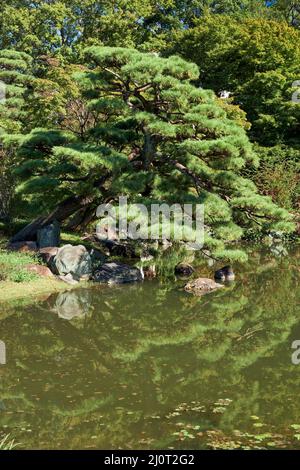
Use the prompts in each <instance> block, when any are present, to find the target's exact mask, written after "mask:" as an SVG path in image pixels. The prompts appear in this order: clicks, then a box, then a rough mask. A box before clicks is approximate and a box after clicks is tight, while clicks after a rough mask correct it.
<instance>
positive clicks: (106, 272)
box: [93, 263, 143, 284]
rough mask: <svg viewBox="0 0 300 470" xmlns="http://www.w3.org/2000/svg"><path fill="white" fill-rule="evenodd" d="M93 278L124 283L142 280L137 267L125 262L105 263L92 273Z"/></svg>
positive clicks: (112, 282)
mask: <svg viewBox="0 0 300 470" xmlns="http://www.w3.org/2000/svg"><path fill="white" fill-rule="evenodd" d="M93 280H94V281H96V282H103V283H108V284H125V283H127V282H138V281H142V280H143V274H142V273H141V271H140V270H139V269H137V268H135V267H132V266H128V265H127V264H121V263H105V264H103V265H102V266H101V267H100V268H99V269H98V270H97V271H96V272H95V273H94V276H93Z"/></svg>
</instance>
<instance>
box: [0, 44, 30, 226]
mask: <svg viewBox="0 0 300 470" xmlns="http://www.w3.org/2000/svg"><path fill="white" fill-rule="evenodd" d="M30 67H31V58H30V56H28V55H27V54H25V53H22V52H17V51H13V50H0V91H1V101H0V142H1V141H3V136H4V135H5V134H6V133H8V134H12V133H16V132H22V130H23V128H24V127H26V117H27V111H26V93H27V92H28V87H29V85H30V83H31V81H32V76H31V75H30ZM1 143H2V142H1ZM12 165H13V153H12V152H11V151H9V150H8V149H4V148H3V146H2V145H1V150H0V217H1V218H7V217H8V216H9V213H10V205H11V200H12V196H13V190H14V181H13V177H12V172H11V167H12Z"/></svg>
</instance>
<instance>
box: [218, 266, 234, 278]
mask: <svg viewBox="0 0 300 470" xmlns="http://www.w3.org/2000/svg"><path fill="white" fill-rule="evenodd" d="M215 279H218V280H219V281H234V279H235V274H234V272H233V269H232V267H231V266H224V267H223V268H221V269H218V270H217V271H216V272H215Z"/></svg>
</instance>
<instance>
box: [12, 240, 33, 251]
mask: <svg viewBox="0 0 300 470" xmlns="http://www.w3.org/2000/svg"><path fill="white" fill-rule="evenodd" d="M7 249H8V250H9V251H19V252H20V253H30V252H31V253H33V252H36V251H37V244H36V242H33V241H32V242H25V241H24V242H14V243H10V244H9V245H8V246H7Z"/></svg>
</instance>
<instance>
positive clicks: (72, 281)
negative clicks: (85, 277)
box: [58, 273, 78, 286]
mask: <svg viewBox="0 0 300 470" xmlns="http://www.w3.org/2000/svg"><path fill="white" fill-rule="evenodd" d="M58 279H60V280H61V281H63V282H66V283H67V284H70V285H71V286H73V285H75V284H78V281H76V279H74V278H73V276H72V274H70V273H69V274H66V275H65V276H58Z"/></svg>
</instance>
